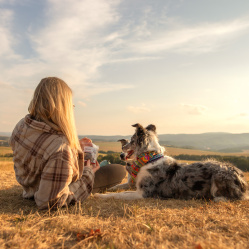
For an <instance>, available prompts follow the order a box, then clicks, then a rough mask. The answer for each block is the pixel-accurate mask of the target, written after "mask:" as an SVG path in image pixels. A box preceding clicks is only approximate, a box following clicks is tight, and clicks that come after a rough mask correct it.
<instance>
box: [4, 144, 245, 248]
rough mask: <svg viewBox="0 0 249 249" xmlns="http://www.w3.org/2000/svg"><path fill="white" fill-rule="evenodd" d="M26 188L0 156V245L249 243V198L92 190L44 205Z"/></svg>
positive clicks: (206, 245)
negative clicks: (108, 194) (115, 195)
mask: <svg viewBox="0 0 249 249" xmlns="http://www.w3.org/2000/svg"><path fill="white" fill-rule="evenodd" d="M108 148H111V145H110V147H108ZM107 150H113V151H114V149H107ZM7 153H9V152H7ZM246 176H247V180H249V173H246ZM21 194H22V188H21V187H20V186H19V185H18V184H17V182H16V180H15V176H14V170H13V163H12V162H10V161H2V162H1V161H0V203H1V205H0V248H23V249H24V248H25V249H26V248H97V249H98V248H103V249H107V248H110V249H114V248H117V249H126V248H127V249H128V248H132V249H133V248H151V249H152V248H153V249H155V248H159V249H161V248H193V249H202V248H203V249H205V248H228V249H229V248H231V249H232V248H238V249H241V248H242V249H243V248H249V246H248V245H249V226H248V224H249V212H248V210H249V201H234V202H225V203H214V202H213V201H202V200H190V201H183V200H157V199H146V200H137V201H121V200H112V199H110V200H100V199H97V198H94V197H93V196H91V197H89V198H88V199H87V200H86V201H85V202H84V203H82V204H77V205H76V206H70V207H68V208H62V209H59V210H57V211H39V210H38V209H37V207H36V205H35V203H34V201H33V200H26V199H23V198H22V196H21ZM91 229H93V231H94V230H96V229H97V231H96V234H95V235H94V233H89V232H90V231H91ZM98 229H100V230H98Z"/></svg>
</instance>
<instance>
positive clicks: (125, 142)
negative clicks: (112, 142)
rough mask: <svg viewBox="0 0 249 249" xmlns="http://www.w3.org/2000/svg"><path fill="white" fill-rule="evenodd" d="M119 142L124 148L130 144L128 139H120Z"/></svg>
mask: <svg viewBox="0 0 249 249" xmlns="http://www.w3.org/2000/svg"><path fill="white" fill-rule="evenodd" d="M118 142H121V144H122V146H124V145H126V144H128V143H129V140H128V139H119V140H118Z"/></svg>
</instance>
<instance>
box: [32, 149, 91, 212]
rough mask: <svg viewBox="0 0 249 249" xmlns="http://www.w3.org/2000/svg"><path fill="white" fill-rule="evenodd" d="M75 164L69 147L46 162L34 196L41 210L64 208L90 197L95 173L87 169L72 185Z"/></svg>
mask: <svg viewBox="0 0 249 249" xmlns="http://www.w3.org/2000/svg"><path fill="white" fill-rule="evenodd" d="M74 162H75V161H74V160H73V154H72V151H71V149H70V147H68V146H65V147H64V149H62V150H60V151H58V152H56V153H54V154H53V155H52V156H51V157H50V158H49V160H48V161H47V162H46V165H45V167H44V168H43V171H42V174H41V181H40V184H39V189H38V191H37V192H36V193H35V195H34V197H35V201H36V204H37V205H38V207H39V208H40V209H45V208H52V207H62V206H64V205H66V204H69V203H70V202H71V201H72V200H75V201H78V200H79V198H80V199H81V198H82V200H83V199H86V198H87V197H88V196H89V194H90V193H91V191H92V185H93V181H94V172H93V171H92V169H91V168H88V169H87V167H86V168H85V169H84V171H83V175H82V177H81V178H80V179H79V180H78V181H76V182H74V183H73V184H71V183H72V179H73V163H74ZM79 177H80V176H79ZM74 184H75V185H77V188H75V185H74ZM72 186H74V187H72Z"/></svg>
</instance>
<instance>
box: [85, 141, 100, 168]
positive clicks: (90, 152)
mask: <svg viewBox="0 0 249 249" xmlns="http://www.w3.org/2000/svg"><path fill="white" fill-rule="evenodd" d="M98 150H99V146H97V145H96V144H92V146H85V147H84V158H85V161H87V160H90V161H91V162H92V163H96V161H97V157H98Z"/></svg>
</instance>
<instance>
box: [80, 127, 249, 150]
mask: <svg viewBox="0 0 249 249" xmlns="http://www.w3.org/2000/svg"><path fill="white" fill-rule="evenodd" d="M80 137H81V138H82V137H84V136H80ZM87 137H89V138H91V139H92V140H93V141H108V142H116V141H117V140H119V139H122V138H124V139H130V136H118V135H117V136H96V135H88V136H87ZM158 137H159V141H160V144H162V145H167V146H172V147H180V148H189V149H198V150H210V151H219V152H241V151H243V150H249V133H241V134H233V133H225V132H209V133H202V134H161V135H159V136H158Z"/></svg>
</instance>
